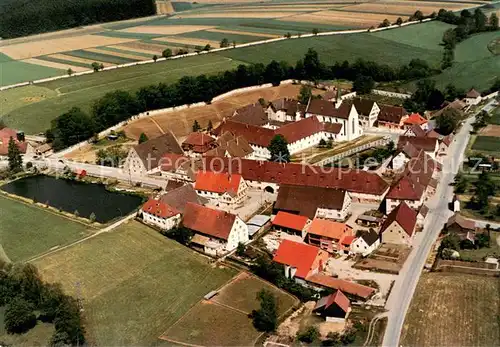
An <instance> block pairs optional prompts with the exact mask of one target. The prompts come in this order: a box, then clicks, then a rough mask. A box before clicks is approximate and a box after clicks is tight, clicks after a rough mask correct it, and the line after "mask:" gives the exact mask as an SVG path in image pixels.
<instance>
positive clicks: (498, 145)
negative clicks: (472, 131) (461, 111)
mask: <svg viewBox="0 0 500 347" xmlns="http://www.w3.org/2000/svg"><path fill="white" fill-rule="evenodd" d="M472 149H473V150H476V151H487V152H500V138H499V137H496V136H478V137H477V138H476V141H475V142H474V144H473V145H472Z"/></svg>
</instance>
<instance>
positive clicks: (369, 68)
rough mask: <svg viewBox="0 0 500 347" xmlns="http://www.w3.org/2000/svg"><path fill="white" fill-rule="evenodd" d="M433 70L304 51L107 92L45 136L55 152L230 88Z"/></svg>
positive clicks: (386, 77)
mask: <svg viewBox="0 0 500 347" xmlns="http://www.w3.org/2000/svg"><path fill="white" fill-rule="evenodd" d="M437 72H438V71H437V70H435V69H433V68H432V67H430V66H429V65H428V64H427V62H425V61H423V60H420V59H413V60H412V61H411V62H410V63H409V64H408V65H403V66H401V67H399V68H398V67H396V68H395V67H392V66H389V65H386V64H377V63H375V62H372V61H366V60H363V59H358V60H356V61H355V62H354V63H352V64H350V63H349V62H348V61H344V62H337V63H335V64H333V65H326V64H325V63H323V62H322V61H321V60H320V58H319V56H318V53H317V52H316V51H314V50H313V49H309V50H308V51H307V53H306V54H305V56H304V58H303V59H300V60H299V61H297V63H296V64H295V66H292V65H290V64H288V63H287V62H284V61H282V62H277V61H274V60H273V61H271V62H270V63H269V64H267V65H264V64H253V65H239V66H238V67H237V68H236V69H234V70H229V71H225V72H221V73H218V74H214V75H209V76H207V75H199V76H196V77H193V76H184V77H182V78H181V79H179V80H178V81H177V82H176V83H173V84H165V83H159V84H157V85H150V86H146V87H142V88H140V89H139V90H138V91H137V92H136V93H129V92H126V91H122V90H117V91H114V92H110V93H108V94H106V95H104V96H103V97H102V98H100V99H98V100H96V101H95V102H94V104H93V105H92V108H91V112H90V114H87V113H85V112H83V111H82V110H81V109H79V108H72V109H70V110H68V111H67V112H65V113H64V114H62V115H60V116H59V117H57V118H56V119H54V120H53V121H52V124H51V128H50V129H49V130H48V131H47V133H46V135H47V139H48V140H49V141H50V142H52V145H53V148H54V149H55V150H60V149H63V148H66V147H68V146H71V145H73V144H76V143H78V142H81V141H84V140H86V139H89V138H91V137H92V136H93V135H94V134H95V133H98V132H99V131H102V130H103V129H106V128H108V127H110V126H112V125H115V124H117V123H119V122H120V121H123V120H126V119H129V118H130V117H131V116H133V115H136V114H138V113H140V112H145V111H148V110H154V109H160V108H166V107H172V106H178V105H183V104H191V103H195V102H200V101H204V102H210V101H211V100H212V99H213V98H214V97H215V96H217V95H219V94H222V93H225V92H228V91H230V90H233V89H236V88H242V87H248V86H253V85H259V84H263V83H272V84H274V85H278V84H279V82H280V81H282V80H285V79H290V78H293V79H308V80H313V81H317V80H320V79H337V78H338V79H349V80H356V79H358V78H360V76H365V77H369V78H371V79H372V80H373V81H377V82H383V81H394V80H410V79H418V78H423V77H426V76H430V75H432V74H435V73H437ZM97 73H106V72H97ZM361 84H363V83H361Z"/></svg>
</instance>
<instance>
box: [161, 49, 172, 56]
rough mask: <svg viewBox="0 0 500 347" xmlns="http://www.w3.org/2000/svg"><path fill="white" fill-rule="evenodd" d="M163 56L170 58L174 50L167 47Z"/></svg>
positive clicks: (162, 53)
mask: <svg viewBox="0 0 500 347" xmlns="http://www.w3.org/2000/svg"><path fill="white" fill-rule="evenodd" d="M161 56H162V57H163V58H170V57H171V56H172V50H171V49H170V48H166V49H164V50H163V52H161Z"/></svg>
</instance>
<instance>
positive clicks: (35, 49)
mask: <svg viewBox="0 0 500 347" xmlns="http://www.w3.org/2000/svg"><path fill="white" fill-rule="evenodd" d="M129 41H134V39H125V38H115V37H106V36H97V35H81V36H74V37H64V38H58V39H52V40H42V41H34V42H29V43H28V42H26V43H18V44H13V45H8V46H3V47H0V52H1V53H4V54H6V55H8V56H9V57H11V58H13V59H27V58H33V57H38V56H41V55H48V54H54V53H60V52H67V51H72V50H76V49H85V48H89V47H96V46H108V45H116V44H118V43H122V42H129Z"/></svg>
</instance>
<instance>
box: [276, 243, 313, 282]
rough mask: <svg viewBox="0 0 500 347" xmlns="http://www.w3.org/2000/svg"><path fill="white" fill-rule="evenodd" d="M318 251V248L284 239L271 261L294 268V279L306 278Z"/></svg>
mask: <svg viewBox="0 0 500 347" xmlns="http://www.w3.org/2000/svg"><path fill="white" fill-rule="evenodd" d="M320 251H321V250H320V249H319V248H318V247H314V246H310V245H306V244H305V243H298V242H294V241H290V240H286V239H285V240H283V241H282V242H281V244H280V246H279V248H278V250H277V251H276V254H275V256H274V258H273V261H275V262H277V263H280V264H284V265H288V266H291V267H294V268H296V269H297V272H296V273H295V277H299V278H306V277H307V275H308V274H309V272H310V271H311V270H312V266H313V264H314V261H315V260H316V257H317V256H318V254H319V253H320Z"/></svg>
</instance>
